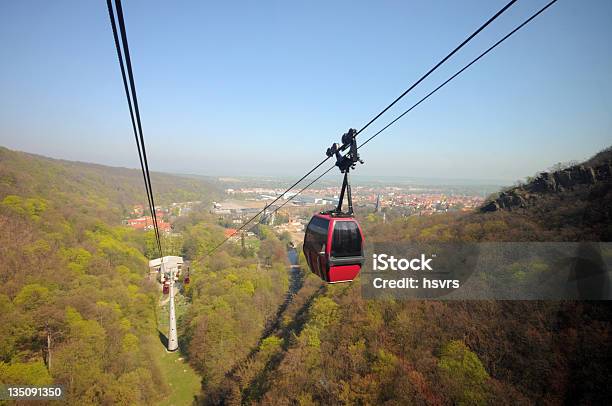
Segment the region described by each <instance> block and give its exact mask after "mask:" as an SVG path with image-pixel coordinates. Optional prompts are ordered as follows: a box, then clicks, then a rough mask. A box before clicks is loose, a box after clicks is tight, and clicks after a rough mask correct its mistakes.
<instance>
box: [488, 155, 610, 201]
mask: <svg viewBox="0 0 612 406" xmlns="http://www.w3.org/2000/svg"><path fill="white" fill-rule="evenodd" d="M606 152H607V155H608V156H606V157H605V159H598V160H597V164H596V165H592V164H591V163H592V162H595V161H593V159H591V160H590V161H587V162H586V163H584V164H581V165H575V166H572V167H569V168H567V169H563V170H560V171H556V172H542V173H540V174H539V175H538V176H537V177H536V178H535V179H533V180H532V181H531V182H529V183H527V184H525V185H521V186H517V187H514V188H511V189H508V190H505V191H503V192H501V193H499V195H498V196H497V197H496V198H494V199H492V200H489V201H488V202H486V203H485V204H484V205H483V206H482V207H481V208H480V211H482V212H491V211H497V210H514V209H520V208H528V207H529V206H531V205H533V204H534V203H536V202H537V201H538V200H540V199H541V198H545V197H546V196H550V195H554V194H563V193H564V192H569V191H579V190H585V191H587V190H588V189H590V188H592V187H593V186H594V185H598V184H600V183H610V182H612V156H610V155H612V153H611V152H610V151H606ZM598 155H599V154H598ZM600 158H601V157H600ZM602 161H603V162H602Z"/></svg>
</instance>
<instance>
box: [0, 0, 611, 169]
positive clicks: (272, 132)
mask: <svg viewBox="0 0 612 406" xmlns="http://www.w3.org/2000/svg"><path fill="white" fill-rule="evenodd" d="M503 4H505V1H489V0H481V1H380V2H374V1H303V2H296V1H280V0H279V1H245V2H220V1H214V2H213V1H209V2H204V1H192V2H190V1H184V2H155V1H145V0H124V11H125V18H126V24H127V30H128V38H129V41H130V49H131V53H132V61H133V65H134V73H135V77H136V85H137V89H138V97H139V101H140V104H141V113H142V119H143V126H144V131H145V137H146V141H147V149H148V153H149V160H150V165H151V168H152V170H159V171H169V172H184V173H197V174H203V175H221V174H225V175H274V174H281V175H286V176H292V175H293V176H299V175H300V174H301V173H303V172H304V171H305V170H306V169H309V168H310V167H311V166H313V165H314V163H316V162H318V161H319V160H320V159H321V158H322V157H323V156H324V151H325V149H326V148H327V147H328V146H329V145H330V144H331V143H332V142H335V141H339V138H340V135H341V134H342V133H343V132H344V131H346V130H347V129H348V128H349V127H357V128H360V127H361V126H363V125H364V124H365V123H366V122H367V121H368V119H369V118H371V117H372V116H374V115H375V114H376V113H377V112H378V111H379V110H381V109H382V108H383V107H384V106H385V105H387V104H388V103H389V102H391V100H393V99H394V98H395V97H396V96H398V95H399V94H400V93H401V92H402V91H403V90H404V89H406V88H407V87H408V86H409V85H410V84H411V83H412V82H413V81H414V80H415V79H416V78H417V77H418V76H419V75H421V74H422V73H424V72H425V71H426V70H428V69H429V68H430V67H431V66H433V64H434V63H435V62H437V60H439V59H440V58H441V57H442V56H443V55H445V54H446V53H447V52H448V51H450V50H451V49H452V48H453V47H454V46H456V44H458V43H459V42H460V41H461V40H463V39H464V38H465V37H466V36H467V35H468V34H469V33H471V32H472V31H473V30H474V29H475V28H476V27H477V26H478V25H480V24H481V23H483V22H484V21H485V20H486V19H487V18H489V17H490V16H491V15H492V14H493V13H495V12H496V11H497V10H498V9H500V8H501V7H502V6H503ZM544 4H545V2H544V1H528V0H522V1H519V2H518V4H516V5H515V6H513V7H512V8H511V9H510V10H509V11H508V12H507V13H506V14H504V15H503V16H502V18H500V20H499V21H496V22H495V24H494V25H493V26H492V27H490V29H487V30H486V31H484V32H483V33H482V34H481V35H480V36H479V37H477V38H476V40H474V41H473V43H470V45H469V47H467V48H466V49H465V50H462V51H461V53H460V55H457V56H456V57H455V58H453V59H452V60H451V61H450V63H448V65H446V66H445V67H444V68H443V69H440V70H439V71H438V72H437V73H436V74H435V75H432V76H431V77H430V79H428V80H427V81H426V82H425V83H424V84H423V85H422V86H421V87H419V88H418V89H417V91H416V92H415V93H414V94H413V95H412V96H410V97H407V98H405V99H404V100H403V101H402V103H401V104H400V105H398V106H397V108H395V109H394V110H393V111H391V112H390V113H389V114H387V115H385V116H384V117H383V118H382V119H381V120H380V122H379V123H380V124H377V125H375V126H373V127H372V130H375V129H377V128H380V127H381V126H382V125H383V124H384V123H386V122H387V121H388V120H391V119H392V118H393V117H394V115H395V114H397V113H399V112H401V111H403V110H404V109H405V108H406V107H407V106H409V105H410V104H411V102H414V101H415V100H417V99H418V96H420V95H423V94H425V93H426V92H427V91H429V90H430V89H432V88H433V87H435V86H436V85H437V84H438V83H439V82H441V81H442V80H444V79H445V78H446V77H447V76H449V75H450V74H451V73H453V72H454V71H455V70H457V69H458V68H459V67H460V66H462V65H463V64H464V63H466V62H467V61H468V60H470V59H471V58H473V57H474V56H475V55H477V54H478V53H479V52H480V51H481V50H483V49H485V47H487V46H488V45H490V44H491V43H493V42H494V41H495V40H496V39H497V38H499V37H501V36H502V35H504V34H505V33H506V32H508V31H509V30H510V29H512V28H513V27H514V26H515V25H517V24H518V23H519V22H520V21H522V20H523V19H524V18H526V17H527V16H528V15H529V14H531V13H532V12H533V11H535V10H536V9H538V8H539V7H541V6H542V5H544ZM611 21H612V1H608V0H601V1H595V0H593V1H576V0H559V2H558V3H557V4H556V5H554V6H553V7H552V8H551V9H549V11H547V12H545V13H544V14H543V15H541V16H540V17H538V18H537V19H536V20H535V21H534V22H533V23H532V24H530V25H529V26H527V27H526V28H525V29H523V30H521V31H520V32H519V33H518V34H517V35H515V36H514V37H513V38H511V39H510V40H509V41H508V42H507V43H504V44H503V45H502V46H501V47H499V48H498V49H497V50H495V51H494V52H493V53H492V54H491V55H489V56H487V57H486V58H485V59H483V60H482V61H481V62H479V63H478V64H477V65H475V66H474V67H473V68H472V69H470V70H469V71H468V72H466V73H465V74H464V75H462V76H461V77H460V78H458V79H457V80H455V81H454V82H453V83H452V84H450V85H449V86H447V87H446V88H445V89H444V90H442V91H441V92H439V93H438V94H437V95H435V96H434V97H432V98H431V99H430V100H428V101H427V102H426V103H425V104H423V105H422V106H420V107H419V108H417V109H415V110H414V111H413V112H412V113H410V114H409V115H407V116H406V117H405V118H404V119H403V120H402V121H401V122H400V123H398V125H396V126H394V127H392V128H390V129H389V130H388V131H387V133H385V134H384V135H381V136H380V137H378V138H377V139H376V141H374V142H373V143H371V144H370V145H368V146H367V147H366V148H364V149H363V150H362V151H363V152H362V155H363V158H364V159H365V161H366V165H364V166H362V167H361V168H360V169H359V172H360V173H362V174H364V175H405V176H414V177H453V178H482V179H509V180H513V179H518V178H523V177H525V176H527V175H531V174H533V173H534V172H536V171H537V170H540V169H545V168H547V167H549V166H550V165H552V164H554V163H555V162H559V161H567V160H573V159H583V158H586V157H588V156H589V155H591V154H593V153H595V152H597V151H598V150H600V149H602V148H604V147H606V146H608V145H609V144H612V143H611V142H610V141H611V140H612V137H611V135H612V114H611V113H612V80H611V76H612V42H611V40H612V24H611ZM0 52H1V55H2V63H0V145H3V146H6V147H9V148H12V149H18V150H23V151H27V152H34V153H39V154H43V155H47V156H51V157H57V158H65V159H70V160H80V161H88V162H97V163H103V164H108V165H115V166H127V167H137V166H138V159H137V154H136V147H135V143H134V140H133V135H132V133H131V125H130V121H129V116H128V111H127V105H126V101H125V96H124V93H123V88H122V84H121V77H120V73H119V67H118V63H117V58H116V53H115V49H114V44H113V39H112V33H111V30H110V24H109V20H108V14H107V10H106V2H105V1H103V0H97V1H94V0H88V1H76V0H74V1H43V0H40V1H28V0H23V1H2V2H0ZM368 134H371V132H370V131H368ZM368 134H365V135H368Z"/></svg>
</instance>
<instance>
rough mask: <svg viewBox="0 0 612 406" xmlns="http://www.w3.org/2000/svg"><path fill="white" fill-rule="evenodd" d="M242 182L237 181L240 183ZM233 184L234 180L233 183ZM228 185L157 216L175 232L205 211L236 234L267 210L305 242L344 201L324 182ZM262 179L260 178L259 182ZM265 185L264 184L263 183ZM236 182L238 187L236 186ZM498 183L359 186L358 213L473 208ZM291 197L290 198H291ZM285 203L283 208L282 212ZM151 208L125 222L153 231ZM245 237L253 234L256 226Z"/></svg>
mask: <svg viewBox="0 0 612 406" xmlns="http://www.w3.org/2000/svg"><path fill="white" fill-rule="evenodd" d="M235 182H236V180H233V183H235ZM228 183H229V184H228ZM241 183H243V184H241V185H240V187H228V186H230V185H231V184H232V182H227V183H225V185H226V187H225V188H223V195H222V198H221V199H218V200H217V201H214V202H212V203H211V204H209V205H208V204H207V205H202V202H200V201H189V202H174V203H172V204H170V205H168V206H157V207H156V209H155V211H156V216H157V219H158V224H159V229H160V230H161V231H162V232H164V233H168V234H170V233H172V224H173V222H174V221H175V220H176V219H177V218H179V217H182V216H185V215H187V214H189V213H190V212H191V211H193V210H205V211H208V212H210V213H212V214H215V215H217V216H218V219H219V224H220V225H221V226H223V227H225V235H226V237H231V236H233V237H232V239H235V240H237V239H239V238H241V236H240V235H233V234H234V233H235V232H236V230H237V229H238V228H239V227H240V226H241V225H242V224H243V223H244V222H245V221H247V220H248V219H249V218H251V217H252V216H254V215H255V214H257V213H259V212H260V211H262V210H263V213H262V216H261V218H260V221H259V222H260V223H262V224H266V225H269V226H270V227H272V228H273V229H274V230H275V231H276V232H278V233H284V232H288V233H289V234H290V235H291V237H292V239H293V240H294V241H300V240H301V239H302V237H303V233H304V228H305V226H306V224H307V223H308V221H309V219H310V216H311V215H312V214H313V213H314V212H317V211H321V210H326V209H328V208H332V207H334V206H336V205H337V204H338V198H339V196H338V193H339V188H338V187H337V186H331V185H330V186H325V185H324V186H319V187H317V188H312V189H308V193H307V194H300V195H297V190H292V191H289V192H287V193H286V194H285V195H284V196H282V197H281V198H280V199H279V200H278V201H277V202H275V203H274V204H272V202H273V201H274V200H275V199H277V198H278V197H279V196H281V195H282V193H283V192H284V191H285V189H286V188H285V187H265V186H260V185H257V186H249V185H244V183H246V182H241ZM253 183H257V182H253ZM260 183H261V182H260ZM232 186H233V185H232ZM495 188H498V187H497V186H487V187H485V186H482V187H476V186H464V187H461V186H457V185H454V186H440V185H435V186H430V185H405V184H395V185H356V186H353V187H352V191H353V193H352V195H353V204H354V207H355V211H356V213H357V214H358V215H365V214H369V213H375V214H377V215H379V216H380V217H381V218H382V220H383V221H385V219H386V218H387V216H393V217H407V216H432V215H435V214H438V213H446V212H461V211H463V212H466V211H472V210H474V209H475V208H477V207H479V206H480V205H482V203H483V202H484V200H485V197H486V195H487V194H489V193H491V192H492V191H493V190H495ZM287 200H289V201H287ZM281 205H283V207H282V208H281V209H279V210H278V211H276V210H277V209H278V208H279V207H280V206H281ZM145 212H148V210H145V207H144V206H143V205H141V204H136V205H134V207H133V210H132V212H131V213H130V214H129V216H127V218H125V219H124V223H125V224H126V225H127V226H128V227H131V228H134V229H137V230H151V229H152V228H153V220H152V218H151V216H148V215H145ZM244 236H245V237H247V238H253V237H254V236H253V233H252V232H251V231H250V229H247V230H245V234H244Z"/></svg>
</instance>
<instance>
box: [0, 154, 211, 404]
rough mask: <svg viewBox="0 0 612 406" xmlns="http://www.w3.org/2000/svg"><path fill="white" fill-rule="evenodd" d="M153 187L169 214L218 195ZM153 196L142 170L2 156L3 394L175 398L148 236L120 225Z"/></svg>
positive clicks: (168, 181)
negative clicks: (49, 390) (42, 391)
mask: <svg viewBox="0 0 612 406" xmlns="http://www.w3.org/2000/svg"><path fill="white" fill-rule="evenodd" d="M152 182H153V185H154V190H155V194H156V197H158V202H159V203H160V204H163V203H168V202H171V201H181V200H204V201H205V200H208V199H210V197H211V196H213V195H214V194H215V193H216V186H215V185H214V184H213V183H211V182H208V181H205V180H198V179H190V178H184V177H177V176H171V175H162V174H157V173H155V174H152ZM144 195H145V193H144V187H143V182H142V177H141V175H140V172H139V171H137V170H130V169H122V168H110V167H105V166H101V165H92V164H84V163H76V162H68V161H59V160H54V159H49V158H44V157H39V156H35V155H31V154H26V153H22V152H14V151H10V150H8V149H6V148H0V256H1V257H2V261H1V265H0V278H1V279H2V284H0V383H11V384H30V385H32V384H35V385H44V384H50V383H56V384H63V385H65V388H66V390H67V394H66V402H67V404H108V405H110V404H152V403H153V402H155V401H156V400H159V399H161V398H162V397H164V394H165V393H166V392H167V385H168V383H167V382H165V381H164V379H163V375H162V374H161V373H160V370H159V367H158V366H157V363H156V362H155V354H154V352H155V351H159V350H160V346H159V345H158V337H157V324H156V323H157V320H156V307H157V299H158V291H157V289H155V286H154V285H153V284H152V283H150V282H147V281H146V279H145V278H144V276H145V274H146V272H147V270H148V264H147V258H146V257H145V256H144V255H143V252H144V248H145V235H144V234H143V233H142V232H137V231H134V230H131V229H129V228H127V227H125V226H123V225H121V220H122V218H123V216H124V214H126V213H128V212H129V211H130V210H131V208H132V206H133V205H134V204H135V203H142V202H143V200H144V199H143V198H144ZM218 234H219V235H218V237H217V238H220V237H221V236H222V234H221V232H219V233H218Z"/></svg>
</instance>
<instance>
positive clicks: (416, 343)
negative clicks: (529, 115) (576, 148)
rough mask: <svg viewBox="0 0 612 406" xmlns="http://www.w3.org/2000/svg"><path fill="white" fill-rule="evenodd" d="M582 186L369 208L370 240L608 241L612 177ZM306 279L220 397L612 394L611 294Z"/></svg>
mask: <svg viewBox="0 0 612 406" xmlns="http://www.w3.org/2000/svg"><path fill="white" fill-rule="evenodd" d="M608 155H609V151H608ZM598 157H599V158H601V155H599V156H598ZM597 162H598V164H601V163H602V159H598V160H597ZM603 162H605V163H606V164H608V165H609V158H608V159H607V160H606V159H603ZM583 186H584V185H579V186H577V187H576V188H572V187H566V188H565V189H563V190H558V191H557V192H556V193H549V192H546V193H545V194H544V193H543V194H542V195H541V196H537V195H536V194H535V192H533V194H532V196H531V198H530V204H529V205H524V206H523V207H521V208H520V210H512V211H508V210H503V209H502V210H497V211H494V212H490V211H484V212H476V213H468V214H454V213H449V214H442V215H436V216H430V217H415V216H413V217H408V218H402V219H397V220H395V221H392V222H388V223H384V222H383V220H382V218H381V217H380V216H377V215H374V214H370V215H366V216H365V217H364V218H362V219H361V220H362V226H363V228H364V233H365V235H366V236H367V239H368V241H370V242H377V241H380V242H384V241H407V242H410V241H414V242H423V241H438V242H439V241H471V242H478V241H584V240H588V241H609V235H610V234H609V230H610V217H609V215H608V217H606V216H607V214H606V213H609V210H610V206H609V205H606V204H605V201H606V200H605V199H609V190H610V182H609V180H602V181H600V182H597V183H596V184H595V183H594V184H591V185H590V186H587V187H583ZM525 187H528V186H525ZM593 213H596V214H597V216H598V217H597V220H596V221H594V220H593V218H592V215H593ZM606 219H607V220H606ZM304 266H305V264H304ZM304 286H305V287H304V288H302V289H301V290H300V291H299V292H298V294H297V297H296V300H295V306H296V307H297V308H296V309H293V313H291V314H292V315H293V317H294V318H293V319H290V320H287V321H286V323H285V327H284V328H283V329H281V330H280V331H279V333H278V335H277V336H276V337H277V341H275V342H274V343H275V345H271V346H270V348H269V349H267V350H266V351H267V352H266V353H264V354H262V355H260V356H259V357H256V358H255V361H253V362H252V365H255V366H254V367H255V368H258V369H259V372H250V373H248V374H247V373H243V374H242V375H247V377H248V379H232V380H229V379H228V381H227V383H226V387H225V388H224V389H223V391H221V392H220V394H219V395H218V396H221V398H222V399H224V400H225V401H227V402H228V403H230V404H232V403H234V402H235V401H236V400H237V399H241V400H242V401H243V402H245V401H246V402H247V403H249V402H252V401H255V402H257V403H260V404H269V405H276V404H300V405H311V404H383V403H384V404H397V405H403V404H438V405H446V404H466V405H471V404H554V405H560V404H607V403H609V400H610V399H611V398H612V393H611V389H610V382H612V372H611V371H612V368H611V365H612V356H611V354H612V340H611V339H610V337H611V335H612V306H611V305H610V303H609V302H568V301H565V302H554V301H547V302H536V301H531V302H530V301H523V302H518V301H466V302H457V301H455V302H452V301H451V302H441V301H417V300H412V301H392V300H389V301H382V300H364V299H363V298H362V296H361V289H360V285H359V283H358V281H357V282H353V283H352V284H343V285H329V286H326V287H323V286H321V285H320V283H318V282H317V279H316V278H315V277H312V276H309V277H308V278H307V279H306V281H305V284H304ZM316 286H320V288H319V289H317V288H316ZM261 352H262V351H260V353H261ZM252 365H247V366H245V367H244V370H245V371H247V372H248V369H249V368H253V366H252ZM239 377H240V375H239ZM217 400H218V398H215V397H209V398H208V399H207V401H208V403H211V404H212V403H216V401H217Z"/></svg>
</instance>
